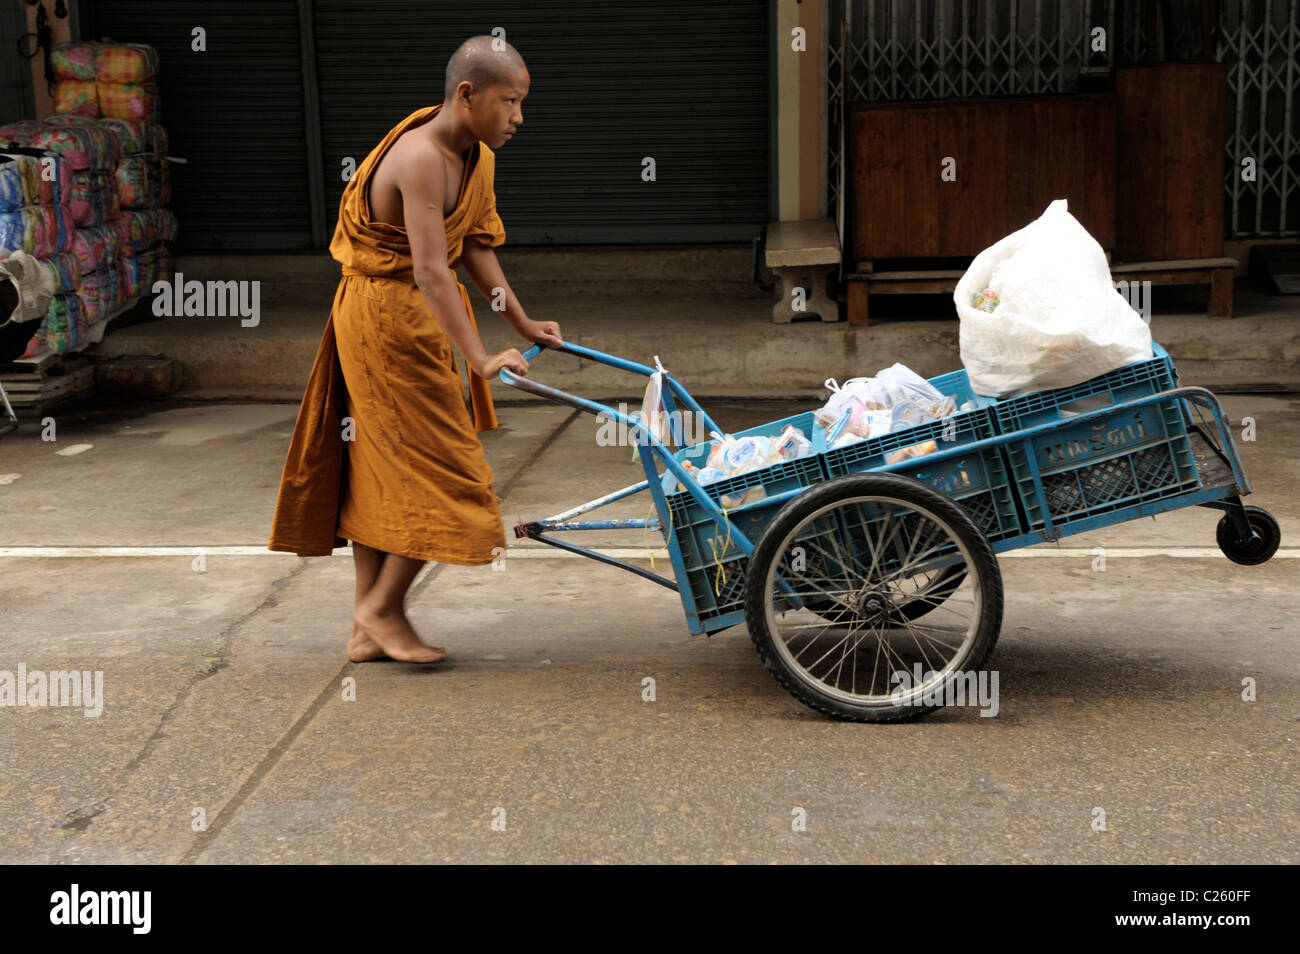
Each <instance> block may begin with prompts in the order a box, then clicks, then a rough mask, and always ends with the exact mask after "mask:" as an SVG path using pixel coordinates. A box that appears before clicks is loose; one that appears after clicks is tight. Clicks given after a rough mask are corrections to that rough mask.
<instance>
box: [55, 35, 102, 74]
mask: <svg viewBox="0 0 1300 954" xmlns="http://www.w3.org/2000/svg"><path fill="white" fill-rule="evenodd" d="M96 46H98V44H97V43H59V44H56V45H55V46H54V47H53V48H52V49H51V50H50V66H51V67H52V68H53V69H54V75H55V76H57V77H59V79H74V80H92V81H93V80H94V79H95V47H96Z"/></svg>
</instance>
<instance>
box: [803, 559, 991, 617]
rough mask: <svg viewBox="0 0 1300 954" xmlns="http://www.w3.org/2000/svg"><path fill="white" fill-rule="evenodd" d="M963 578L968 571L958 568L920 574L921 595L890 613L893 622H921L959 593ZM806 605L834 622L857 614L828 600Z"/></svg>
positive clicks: (812, 599) (809, 600)
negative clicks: (915, 620) (924, 617)
mask: <svg viewBox="0 0 1300 954" xmlns="http://www.w3.org/2000/svg"><path fill="white" fill-rule="evenodd" d="M964 579H966V571H965V570H963V569H962V568H961V567H959V566H947V567H944V568H943V569H941V570H934V571H933V572H931V573H928V574H920V575H919V576H918V579H917V580H916V591H917V594H918V595H917V596H916V597H915V598H913V599H911V600H909V601H908V602H907V603H906V604H903V605H899V606H895V607H894V610H893V612H892V613H890V620H891V621H892V622H894V623H896V624H899V625H901V624H902V623H903V622H904V621H906V622H911V621H912V620H914V619H920V618H921V617H922V616H924V615H925V614H926V613H928V612H930V610H932V609H935V608H936V607H937V606H938V605H939V604H940V603H942V602H943V601H944V600H946V599H947V598H948V597H950V596H952V594H953V593H955V592H957V590H958V588H959V587H960V586H961V584H962V581H963V580H964ZM804 606H806V607H807V608H808V609H810V610H812V611H813V612H814V613H816V614H817V615H819V616H821V617H823V618H825V619H829V620H833V621H835V622H845V621H846V620H848V619H849V618H850V616H856V615H857V614H854V613H853V612H852V611H851V610H849V608H848V607H847V606H845V605H844V604H843V603H838V602H836V601H835V600H833V599H830V598H828V597H806V598H805V599H804Z"/></svg>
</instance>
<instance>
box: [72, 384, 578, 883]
mask: <svg viewBox="0 0 1300 954" xmlns="http://www.w3.org/2000/svg"><path fill="white" fill-rule="evenodd" d="M581 413H582V412H581V411H579V410H574V412H573V413H572V414H570V415H569V416H568V417H567V418H565V419H564V420H563V421H561V422H560V424H559V425H557V426H556V428H555V430H554V431H552V432H551V433H550V434H549V435H548V436H547V437H546V438H545V439H544V440H543V441H542V442H541V443H540V444H538V445H537V448H536V449H535V450H534V451H533V453H531V454H530V455H528V458H527V460H525V461H523V462H522V463H521V464H520V465H519V466H518V467H517V468H516V469H515V472H514V473H513V474H511V475H510V477H509V478H507V480H506V482H505V483H504V484H503V485H502V489H501V492H500V494H498V496H499V498H500V499H502V500H504V499H505V498H506V497H507V496H508V495H509V493H510V491H511V490H512V489H513V488H514V486H515V484H516V483H518V481H519V479H520V478H521V477H522V476H523V475H524V474H525V473H526V472H527V471H528V470H529V469H531V468H532V467H533V465H534V464H536V463H537V461H538V460H540V459H541V457H542V455H543V454H545V453H546V451H547V450H548V449H549V448H550V447H551V445H553V444H554V443H555V442H556V440H558V439H559V437H560V435H561V434H563V433H564V431H565V429H567V428H568V426H569V425H570V424H572V423H573V422H574V421H575V420H576V419H577V418H578V416H579V415H580V414H581ZM444 565H445V564H441V563H439V564H435V565H434V566H433V568H432V569H431V570H430V572H429V573H427V574H425V575H424V577H423V579H421V580H419V581H418V582H417V583H416V584H415V586H413V587H412V588H411V592H410V593H409V594H408V596H407V601H408V602H412V601H414V600H415V599H416V598H417V597H419V595H420V594H421V593H422V592H424V590H425V589H426V588H427V587H428V586H429V584H430V583H432V582H433V579H434V578H435V577H436V576H437V575H438V574H439V572H441V570H442V568H443V566H444ZM259 609H261V607H259ZM254 612H256V611H254ZM250 615H251V614H250ZM358 665H359V663H353V662H347V663H344V665H343V667H342V668H341V669H339V671H338V672H337V673H336V674H335V675H334V677H333V678H331V679H330V680H329V681H328V682H326V683H325V685H324V686H323V687H321V691H320V692H319V693H317V694H316V698H315V699H313V700H312V701H311V704H310V705H309V706H307V708H306V710H305V711H304V712H303V714H302V715H300V716H299V717H298V718H297V720H295V721H294V723H293V725H291V726H290V727H289V729H288V730H287V731H286V732H285V733H284V735H282V736H280V738H279V739H278V740H277V741H276V743H275V745H273V746H271V748H270V749H268V750H267V753H266V754H265V755H264V756H262V758H261V760H260V761H259V762H258V763H257V766H256V767H255V768H254V769H253V771H252V772H251V773H249V776H248V778H246V779H244V783H243V784H242V785H240V786H239V790H238V791H237V792H235V794H234V795H232V796H231V797H230V799H229V800H228V801H227V802H226V803H225V804H224V805H222V806H221V808H220V809H218V811H217V813H216V815H215V816H214V817H213V818H212V821H211V823H210V824H209V825H208V827H207V828H206V829H205V830H204V831H202V832H199V833H198V837H196V838H195V839H194V842H193V844H191V845H190V847H189V849H188V850H187V851H186V852H185V854H184V855H182V856H181V858H180V861H179V864H183V865H184V864H195V863H196V862H197V861H198V859H199V856H200V855H202V854H203V852H205V851H206V850H207V849H208V848H209V847H210V846H211V845H212V843H213V842H214V841H216V839H217V838H218V836H220V834H221V832H222V831H223V830H224V829H225V827H226V825H227V824H229V823H230V821H231V819H233V818H234V817H235V815H237V814H238V813H239V809H240V808H242V807H243V805H244V802H245V801H247V800H248V798H249V796H251V795H252V794H253V792H254V791H256V790H257V787H258V786H259V785H261V783H262V780H263V779H264V778H266V777H267V775H269V774H270V773H271V771H272V770H273V769H274V768H275V766H276V765H277V764H278V763H279V761H280V759H281V758H282V757H283V756H284V754H285V753H286V752H288V751H289V749H290V748H292V746H293V743H294V742H296V741H297V739H298V736H300V735H302V733H303V732H304V731H305V730H306V728H307V726H308V725H310V724H311V722H312V720H313V719H315V718H316V714H317V713H318V712H320V711H321V709H323V708H325V703H326V702H328V701H329V699H330V697H331V696H332V695H333V694H334V693H335V692H336V691H337V688H338V685H339V682H340V680H341V679H342V678H343V677H344V676H345V675H346V674H347V673H350V672H355V671H356V667H357V666H358ZM87 823H88V822H87Z"/></svg>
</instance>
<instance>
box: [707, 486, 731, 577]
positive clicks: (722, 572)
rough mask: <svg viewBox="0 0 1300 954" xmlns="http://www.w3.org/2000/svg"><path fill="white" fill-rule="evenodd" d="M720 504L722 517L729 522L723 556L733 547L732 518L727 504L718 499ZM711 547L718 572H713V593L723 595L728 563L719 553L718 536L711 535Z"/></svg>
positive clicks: (723, 543)
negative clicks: (723, 560) (728, 513)
mask: <svg viewBox="0 0 1300 954" xmlns="http://www.w3.org/2000/svg"><path fill="white" fill-rule="evenodd" d="M718 506H720V507H721V508H722V519H723V520H725V521H726V522H727V539H726V540H724V541H722V556H726V555H727V550H729V549H730V548H731V520H730V519H729V518H728V517H727V505H726V504H725V503H723V502H722V500H719V501H718ZM709 548H710V549H711V550H712V551H713V565H714V566H715V567H716V568H717V572H715V573H714V574H713V595H714V596H719V597H720V596H721V595H722V584H723V583H726V582H727V565H726V564H725V563H723V562H722V557H721V556H719V555H718V537H717V535H716V534H715V535H714V536H711V537H709Z"/></svg>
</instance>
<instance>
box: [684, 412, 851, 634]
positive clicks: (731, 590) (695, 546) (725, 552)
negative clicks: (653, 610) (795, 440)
mask: <svg viewBox="0 0 1300 954" xmlns="http://www.w3.org/2000/svg"><path fill="white" fill-rule="evenodd" d="M791 424H793V425H794V426H795V427H797V428H799V429H800V430H801V431H803V433H804V436H805V437H807V438H809V440H811V441H812V442H813V450H812V452H811V453H809V454H807V455H805V456H803V457H798V458H795V459H794V460H789V461H784V462H783V463H780V464H774V465H772V466H771V467H763V468H760V469H759V470H755V471H751V472H750V473H747V474H741V475H740V476H738V477H728V478H727V479H725V480H719V481H716V482H714V483H711V484H705V485H704V486H703V488H702V489H703V490H704V492H705V493H706V494H708V495H709V497H710V498H712V499H713V500H715V501H720V500H721V499H722V498H723V497H727V496H732V495H736V494H743V493H744V492H745V491H747V490H750V489H752V488H754V487H762V488H763V492H764V494H765V495H766V496H768V497H773V496H775V495H776V494H779V493H783V492H785V491H788V490H797V489H800V488H804V487H811V486H812V485H814V484H817V483H820V482H821V481H823V480H825V479H826V473H825V471H824V470H823V469H822V464H821V457H820V454H819V453H818V452H819V451H820V450H821V449H823V448H824V447H825V432H824V431H823V430H822V429H821V428H820V427H818V426H816V424H815V422H814V420H813V414H812V412H811V411H806V412H804V413H802V414H796V415H794V416H793V417H787V418H782V419H781V420H779V421H772V422H770V423H767V424H760V425H759V426H757V427H752V428H749V429H748V430H744V431H737V432H735V435H734V436H736V437H752V436H760V437H777V436H779V435H780V433H781V432H782V431H783V430H784V429H785V428H786V427H787V426H788V425H791ZM710 446H711V442H710V441H705V442H703V443H700V444H694V445H692V446H691V447H686V448H683V449H682V450H679V451H677V452H676V453H674V455H673V456H674V457H675V458H677V460H679V461H683V462H685V461H689V462H690V463H692V464H694V465H695V466H696V467H703V466H704V464H705V461H706V459H707V458H708V453H709V448H710ZM661 480H662V484H663V489H664V496H665V499H666V501H667V503H668V512H669V518H670V524H671V526H670V527H664V528H663V532H664V537H665V539H666V540H667V541H668V544H669V546H673V545H676V546H677V547H678V548H679V550H680V552H681V556H682V562H683V564H684V566H685V569H686V577H687V579H686V587H685V588H684V591H683V593H682V599H683V603H685V602H686V600H687V598H688V593H689V598H690V600H691V603H690V604H687V611H688V612H689V611H690V609H691V607H692V605H693V607H694V609H695V612H696V614H697V615H698V616H699V618H700V620H701V622H707V621H709V620H715V619H717V618H718V617H721V616H725V615H728V614H733V613H738V612H739V613H743V610H744V607H743V603H744V599H745V577H744V574H745V568H746V565H747V564H748V562H749V560H748V558H747V557H746V556H745V555H744V554H743V553H742V552H741V550H740V548H739V547H738V546H736V544H735V541H734V540H728V539H727V531H726V529H725V528H720V527H719V526H718V525H717V524H716V523H715V522H714V520H713V518H712V517H711V516H710V515H709V514H708V512H707V511H705V509H704V508H703V507H701V506H700V505H699V504H698V503H696V501H695V499H694V498H693V497H691V495H690V494H689V493H687V492H686V491H685V490H678V489H677V487H678V484H677V478H675V477H674V476H673V475H672V474H671V473H664V474H663V476H662V478H661ZM783 505H784V501H779V502H776V503H773V504H771V505H770V506H766V507H765V506H757V507H756V508H755V509H754V510H751V511H746V512H743V513H737V514H735V515H734V516H731V517H730V520H731V521H732V525H733V527H735V529H737V530H740V531H741V532H743V533H744V534H745V536H747V537H748V538H749V539H750V540H751V541H753V542H755V543H757V542H758V538H759V537H761V536H762V535H763V530H764V529H766V527H767V525H768V523H770V522H771V520H772V518H773V517H774V516H776V512H777V511H778V510H780V509H781V507H782V506H783ZM709 628H713V627H709Z"/></svg>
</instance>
